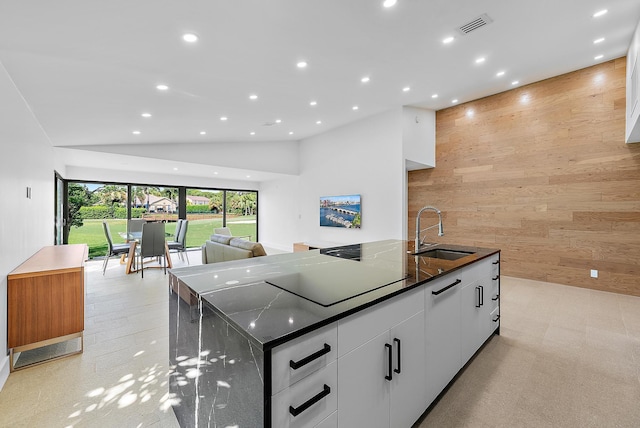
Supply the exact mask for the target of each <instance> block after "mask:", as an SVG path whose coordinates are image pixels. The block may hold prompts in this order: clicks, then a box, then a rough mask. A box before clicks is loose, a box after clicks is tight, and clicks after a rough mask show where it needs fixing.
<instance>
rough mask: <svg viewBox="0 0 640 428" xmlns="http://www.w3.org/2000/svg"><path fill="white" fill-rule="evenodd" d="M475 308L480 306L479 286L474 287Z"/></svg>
mask: <svg viewBox="0 0 640 428" xmlns="http://www.w3.org/2000/svg"><path fill="white" fill-rule="evenodd" d="M476 292H477V293H476V308H479V307H480V287H476Z"/></svg>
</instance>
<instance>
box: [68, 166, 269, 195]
mask: <svg viewBox="0 0 640 428" xmlns="http://www.w3.org/2000/svg"><path fill="white" fill-rule="evenodd" d="M58 172H59V173H60V174H61V175H62V176H63V177H64V178H65V179H68V180H79V181H98V182H100V181H105V182H122V183H142V184H158V185H169V186H189V187H214V188H220V189H238V190H257V189H258V188H259V184H258V183H256V182H254V181H239V180H223V179H217V178H214V177H190V176H186V175H175V174H163V173H155V174H154V173H149V172H140V171H118V170H114V169H107V168H104V169H101V168H83V167H78V166H67V167H66V168H65V171H64V172H62V171H58Z"/></svg>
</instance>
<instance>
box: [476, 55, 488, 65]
mask: <svg viewBox="0 0 640 428" xmlns="http://www.w3.org/2000/svg"><path fill="white" fill-rule="evenodd" d="M485 60H486V58H485V57H480V58H478V59H476V64H482V63H483V62H485Z"/></svg>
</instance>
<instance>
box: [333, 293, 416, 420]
mask: <svg viewBox="0 0 640 428" xmlns="http://www.w3.org/2000/svg"><path fill="white" fill-rule="evenodd" d="M423 302H424V292H423V287H418V288H417V289H415V290H412V291H410V292H407V293H405V294H404V295H403V296H400V297H398V298H396V299H392V300H391V301H390V302H385V303H381V304H379V305H377V307H374V308H369V309H368V310H365V311H363V313H359V314H355V315H354V316H352V317H348V318H346V319H345V320H343V321H341V322H339V324H338V343H339V345H338V347H339V356H338V383H339V385H340V393H339V394H338V426H340V427H353V426H366V427H385V428H386V427H389V426H392V427H403V426H407V427H409V426H411V424H413V423H414V422H415V421H416V420H417V419H418V418H419V417H420V415H421V414H422V413H423V412H424V410H425V409H426V407H427V405H428V404H427V402H426V395H425V394H426V389H425V384H424V369H425V366H424V349H425V348H424V338H425V332H424V311H423V310H422V308H423V307H424V306H423ZM379 317H387V319H389V318H390V319H395V320H396V321H397V320H398V319H402V321H399V322H395V323H391V324H388V323H387V324H386V325H384V324H381V323H379V322H378V321H377V320H378V319H379ZM407 317H408V318H407ZM390 325H391V328H389V326H390ZM380 330H382V331H380ZM375 333H377V334H376V335H375V336H373V337H372V338H370V337H371V335H372V334H375ZM342 337H344V339H341V338H342ZM356 337H361V338H362V337H364V338H365V340H367V341H366V342H365V343H363V344H359V346H357V347H355V348H353V347H352V346H351V347H349V351H348V352H346V353H344V354H343V353H342V347H341V343H343V342H342V340H346V339H347V338H351V339H353V340H357V339H355V338H356ZM360 341H361V340H360ZM352 348H353V349H352Z"/></svg>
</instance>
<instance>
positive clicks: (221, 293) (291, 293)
mask: <svg viewBox="0 0 640 428" xmlns="http://www.w3.org/2000/svg"><path fill="white" fill-rule="evenodd" d="M349 247H350V248H351V249H353V247H356V246H349ZM341 248H342V247H341ZM344 248H345V249H346V248H347V247H344ZM439 248H446V249H452V250H457V251H465V252H469V253H470V254H469V255H467V256H465V257H462V258H459V259H457V260H444V259H435V258H422V257H415V256H414V255H413V254H412V253H413V248H412V246H411V244H410V243H409V242H407V241H402V240H386V241H376V242H369V243H363V244H357V252H358V257H357V258H356V259H345V258H342V255H341V256H335V255H337V254H339V253H340V248H337V249H336V250H337V251H335V252H331V251H329V253H331V254H334V255H326V254H321V252H320V250H312V251H307V252H299V253H288V254H278V255H273V256H266V257H255V258H250V259H245V260H239V261H233V262H223V263H214V264H208V265H202V266H193V267H185V268H178V269H172V270H171V271H170V274H171V275H173V276H175V277H176V278H177V279H178V281H179V282H180V283H181V284H184V285H186V286H187V287H189V288H190V289H191V290H192V291H193V292H194V293H195V294H197V295H199V296H201V298H202V299H203V300H204V301H205V302H206V303H208V304H209V306H211V308H212V309H213V310H214V311H216V313H218V314H219V315H220V316H222V317H223V318H224V319H225V320H227V321H228V322H229V323H230V324H231V325H234V326H235V327H236V328H237V329H238V331H239V332H240V333H241V334H244V335H245V336H246V337H247V338H248V339H249V340H251V341H252V342H253V343H254V344H255V345H256V346H258V347H260V348H261V349H263V350H268V349H271V348H273V347H275V346H277V345H280V344H282V343H285V342H287V341H289V340H291V339H293V338H295V337H298V336H301V335H303V334H306V333H308V332H310V331H313V330H315V329H317V328H320V327H322V326H324V325H327V324H329V323H331V322H334V321H336V320H338V319H341V318H344V317H346V316H348V315H350V314H353V313H355V312H358V311H360V310H362V309H365V308H367V307H369V306H372V305H374V304H377V303H379V302H381V301H384V300H386V299H389V298H391V297H393V296H395V295H397V294H399V293H402V292H404V291H407V290H409V289H411V288H414V287H416V286H418V285H421V284H424V283H426V282H428V281H431V280H433V279H435V278H438V277H441V276H444V275H446V274H448V273H451V272H454V271H455V270H457V269H460V268H462V267H464V266H467V265H469V264H471V263H474V262H476V261H478V260H480V259H483V258H485V257H489V256H491V255H493V254H495V253H498V252H499V250H497V249H488V248H478V247H467V246H460V245H449V244H446V245H437V246H434V247H429V248H428V249H427V250H433V249H439ZM322 251H323V252H327V250H326V249H324V250H322ZM423 251H425V250H423ZM416 263H418V265H419V269H416ZM352 296H355V297H352Z"/></svg>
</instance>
